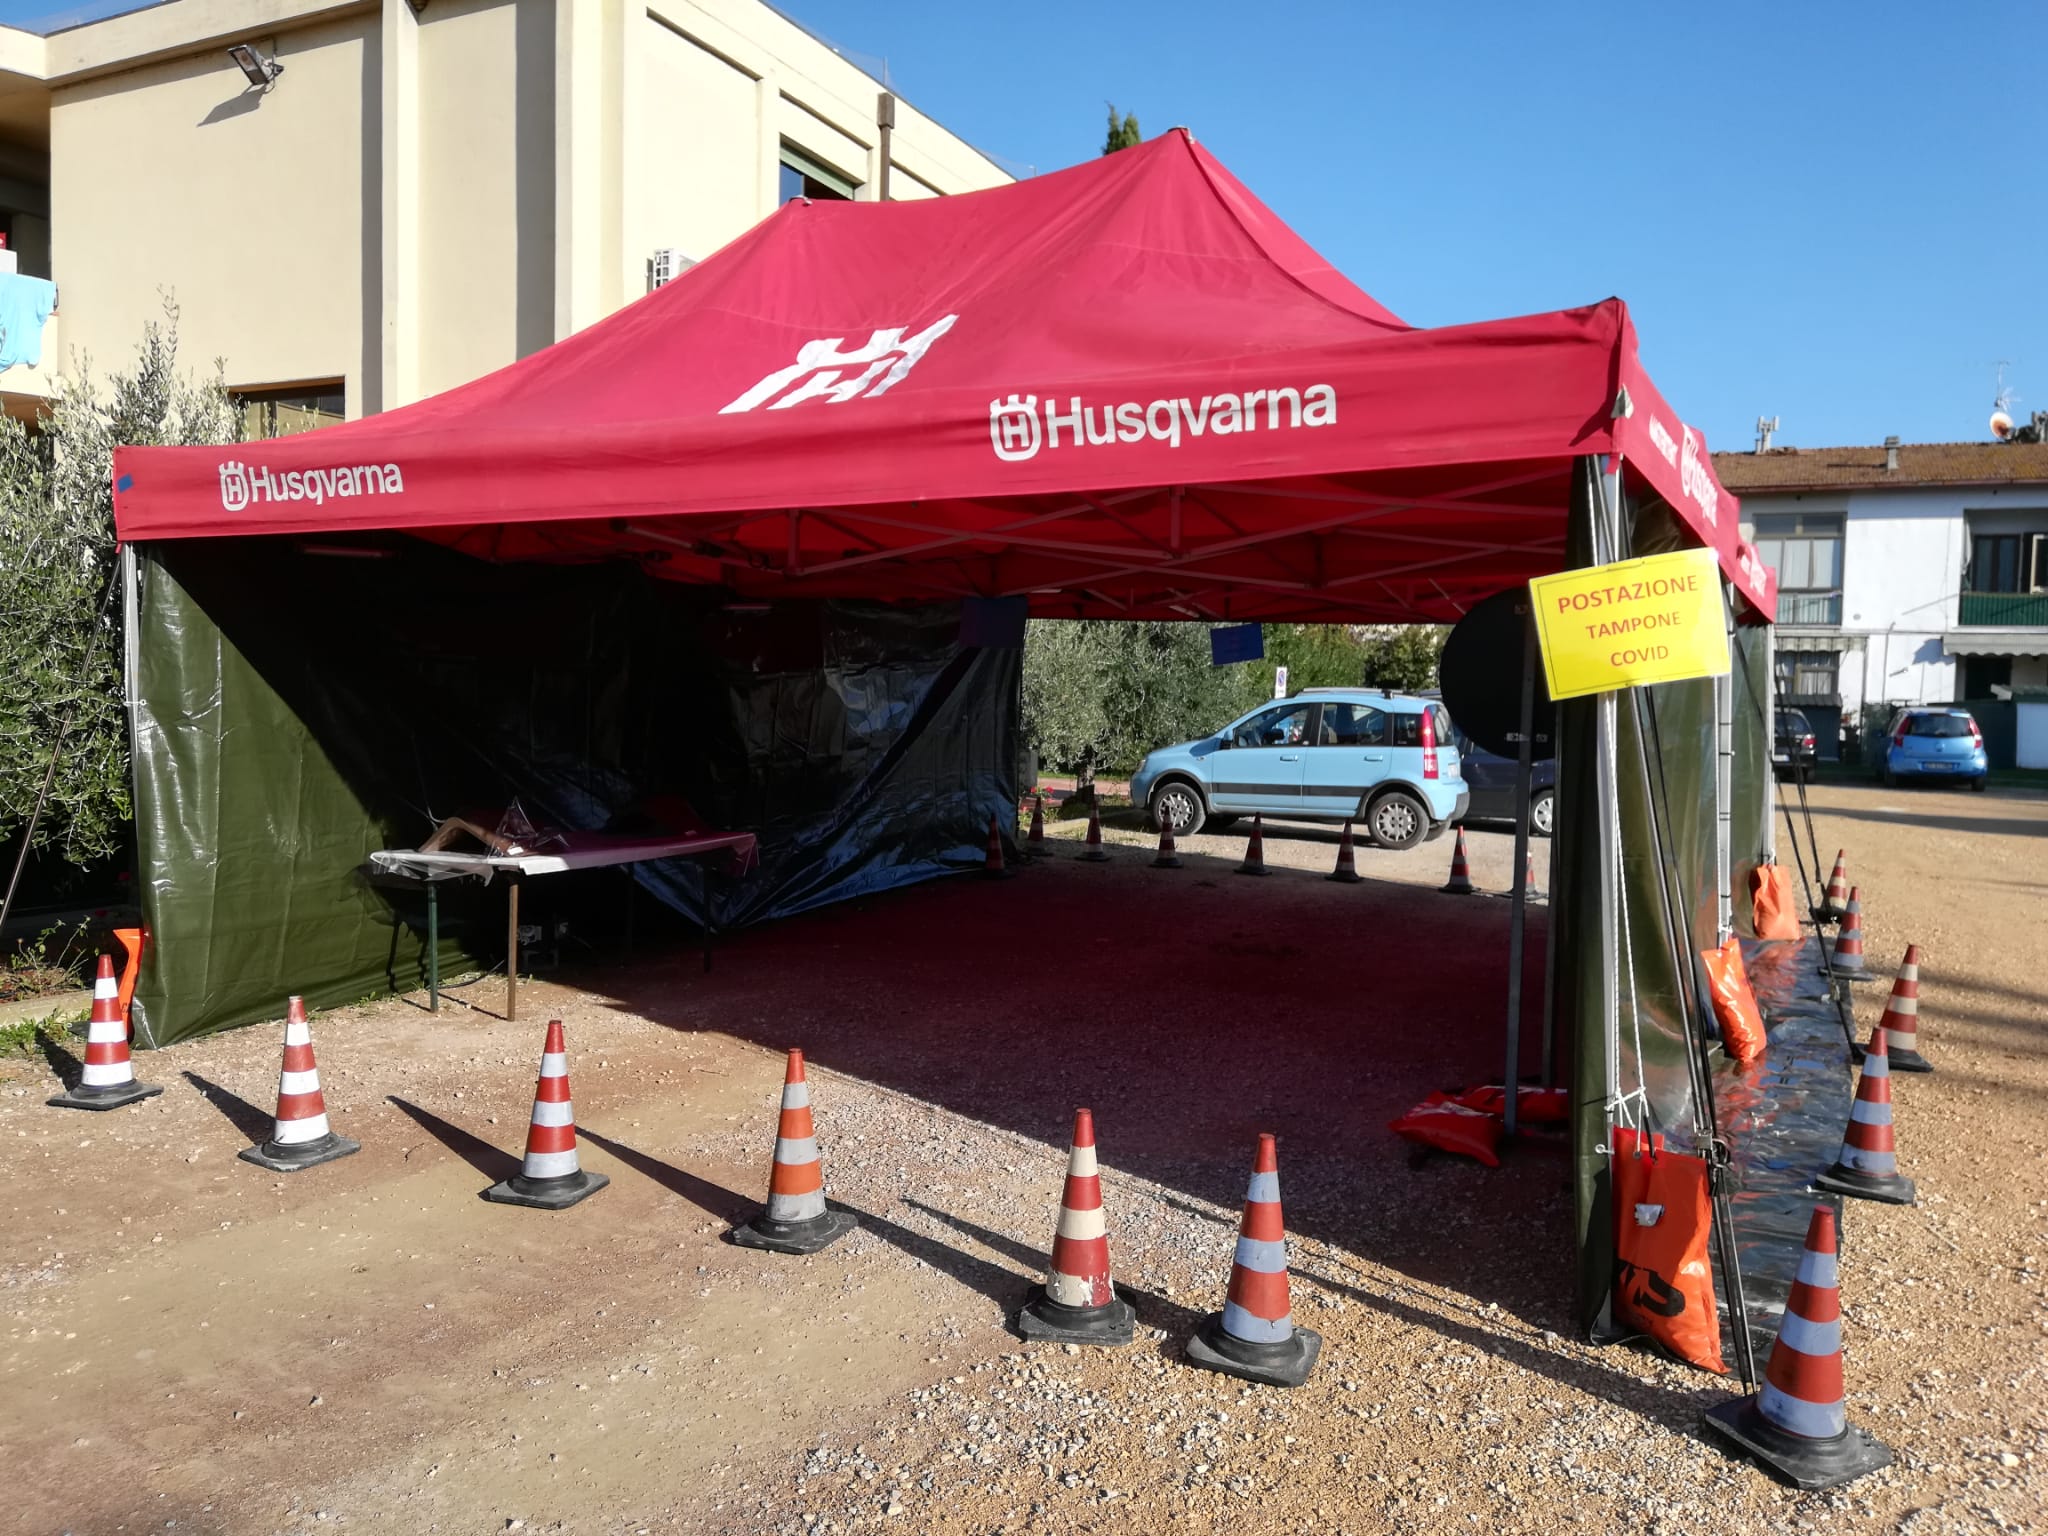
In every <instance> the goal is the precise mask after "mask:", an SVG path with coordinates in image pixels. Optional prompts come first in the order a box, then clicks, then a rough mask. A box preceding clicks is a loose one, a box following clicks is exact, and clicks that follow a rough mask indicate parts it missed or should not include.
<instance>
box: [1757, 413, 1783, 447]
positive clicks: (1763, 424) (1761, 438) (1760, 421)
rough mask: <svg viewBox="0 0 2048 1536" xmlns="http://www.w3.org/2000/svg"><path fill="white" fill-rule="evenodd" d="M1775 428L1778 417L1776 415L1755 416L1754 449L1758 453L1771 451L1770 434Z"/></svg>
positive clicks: (1776, 427)
mask: <svg viewBox="0 0 2048 1536" xmlns="http://www.w3.org/2000/svg"><path fill="white" fill-rule="evenodd" d="M1777 430H1778V418H1777V417H1775V416H1759V417H1757V419H1756V451H1757V452H1758V453H1769V452H1770V451H1771V434H1772V433H1773V432H1775V431H1777Z"/></svg>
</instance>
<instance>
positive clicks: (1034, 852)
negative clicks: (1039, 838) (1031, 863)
mask: <svg viewBox="0 0 2048 1536" xmlns="http://www.w3.org/2000/svg"><path fill="white" fill-rule="evenodd" d="M1024 857H1025V858H1027V859H1049V858H1051V857H1052V839H1051V838H1049V837H1048V838H1047V839H1046V840H1045V841H1044V842H1042V843H1034V842H1029V841H1027V842H1026V843H1025V844H1024Z"/></svg>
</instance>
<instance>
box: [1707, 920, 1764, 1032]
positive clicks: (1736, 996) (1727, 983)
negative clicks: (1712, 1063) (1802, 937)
mask: <svg viewBox="0 0 2048 1536" xmlns="http://www.w3.org/2000/svg"><path fill="white" fill-rule="evenodd" d="M1700 959H1701V960H1702V961H1703V962H1704V963H1705V965H1706V967H1707V981H1708V983H1709V990H1710V991H1711V992H1712V993H1713V994H1714V1017H1715V1018H1716V1019H1718V1020H1720V1023H1721V1045H1722V1047H1723V1048H1724V1049H1725V1050H1726V1051H1727V1052H1728V1054H1729V1055H1730V1056H1731V1057H1733V1058H1734V1059H1735V1060H1736V1061H1755V1060H1756V1059H1757V1057H1759V1056H1761V1055H1763V1053H1764V1043H1765V1041H1764V1017H1763V1015H1762V1014H1761V1013H1759V1012H1758V1011H1757V1006H1756V993H1755V992H1753V991H1751V990H1750V985H1749V970H1748V968H1747V967H1746V966H1744V965H1743V963H1742V941H1741V940H1740V939H1738V938H1736V937H1735V935H1734V934H1732V933H1731V934H1729V935H1728V941H1727V942H1726V943H1725V944H1723V945H1722V946H1721V947H1720V948H1719V949H1703V950H1701V951H1700Z"/></svg>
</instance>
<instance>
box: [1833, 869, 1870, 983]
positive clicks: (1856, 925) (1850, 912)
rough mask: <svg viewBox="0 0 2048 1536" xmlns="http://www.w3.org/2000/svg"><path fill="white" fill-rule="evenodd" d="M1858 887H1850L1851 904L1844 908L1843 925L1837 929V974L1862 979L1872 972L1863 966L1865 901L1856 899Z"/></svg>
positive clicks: (1857, 979)
mask: <svg viewBox="0 0 2048 1536" xmlns="http://www.w3.org/2000/svg"><path fill="white" fill-rule="evenodd" d="M1857 889H1858V888H1857V887H1856V886H1853V885H1852V886H1850V887H1849V904H1848V906H1846V907H1844V908H1843V909H1842V926H1841V927H1840V928H1838V929H1836V930H1835V974H1836V975H1837V976H1847V977H1849V978H1850V979H1852V980H1856V981H1861V980H1865V979H1867V978H1868V977H1869V975H1870V973H1869V972H1868V971H1867V970H1865V969H1864V967H1863V903H1862V902H1860V901H1858V900H1857V899H1856V895H1857Z"/></svg>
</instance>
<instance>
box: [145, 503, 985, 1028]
mask: <svg viewBox="0 0 2048 1536" xmlns="http://www.w3.org/2000/svg"><path fill="white" fill-rule="evenodd" d="M143 553H144V558H143V559H142V560H141V562H140V581H141V594H140V607H139V613H138V616H137V621H136V630H137V633H136V637H135V641H136V644H135V651H136V654H137V656H138V662H137V667H136V674H135V676H134V678H133V679H132V680H131V691H132V695H133V698H134V704H135V736H134V739H135V777H136V791H137V804H136V813H137V814H136V822H137V830H138V838H139V842H140V853H141V870H142V894H143V902H144V911H145V917H146V920H147V921H148V923H149V926H150V929H151V934H152V944H151V946H150V948H149V950H148V951H147V952H146V958H145V962H144V965H143V970H142V974H141V977H140V979H139V983H138V988H137V997H138V1001H139V1008H138V1013H137V1019H138V1026H137V1033H138V1037H139V1038H140V1039H141V1041H142V1042H143V1043H145V1044H148V1045H161V1044H165V1043H168V1042H170V1041H173V1040H178V1039H183V1038H186V1037H188V1036H192V1035H197V1034H202V1033H205V1032H207V1031H209V1030H214V1029H220V1028H224V1027H226V1026H229V1025H232V1024H237V1023H244V1022H248V1021H250V1020H254V1019H264V1018H275V1017H278V1016H279V1015H280V1014H281V1012H282V1011H283V1001H284V998H285V996H286V995H287V994H289V993H298V994H300V995H302V996H304V997H306V998H307V1000H308V1001H309V1002H311V1003H313V1004H315V1005H316V1006H333V1005H336V1004H340V1003H347V1002H353V1001H356V1000H358V999H360V998H362V997H364V996H367V995H370V994H373V993H379V992H383V991H387V990H392V989H411V988H417V987H420V986H422V985H423V984H424V971H425V955H424V942H423V939H422V938H421V934H422V933H423V921H422V918H423V906H424V897H423V895H422V893H421V891H420V889H419V888H418V887H416V886H415V887H408V886H405V885H401V884H399V883H396V882H391V881H379V880H372V879H371V878H369V877H368V875H367V873H366V866H365V861H366V856H367V855H368V854H369V853H370V852H371V851H372V850H373V849H378V848H387V847H415V846H417V845H418V844H419V842H420V841H421V840H422V839H423V838H425V837H426V836H427V834H428V833H429V832H430V831H431V829H432V826H433V824H434V822H436V821H438V820H440V819H442V818H445V817H447V816H450V815H465V816H468V817H469V818H470V819H471V820H476V821H480V822H482V823H483V824H485V825H490V824H492V823H493V822H494V820H495V817H496V815H497V813H498V812H499V810H501V809H502V808H503V807H505V806H506V805H508V804H510V803H512V802H514V801H517V803H518V804H519V805H520V807H521V808H522V809H523V810H524V811H525V813H526V814H527V815H528V816H529V817H531V818H532V820H533V821H534V822H535V823H536V824H538V825H541V826H543V827H548V826H552V827H557V828H561V829H565V830H575V831H610V832H621V833H626V832H652V831H657V830H663V829H682V828H684V827H686V826H688V825H689V824H692V823H695V824H701V825H708V826H712V827H717V828H722V829H739V830H747V831H752V832H754V833H756V834H757V835H758V837H759V838H760V843H761V849H760V852H761V859H760V865H759V868H758V869H757V870H756V871H755V872H754V873H753V874H751V875H749V876H747V877H744V878H743V879H742V880H740V881H738V882H734V883H729V884H728V883H724V882H722V881H721V879H720V878H719V877H716V876H711V877H707V874H706V872H705V870H704V869H703V868H701V867H700V866H698V865H696V864H694V863H692V862H690V861H687V860H672V861H667V862H664V863H660V864H647V865H638V866H633V869H634V871H635V876H634V877H635V878H636V879H638V880H639V881H640V883H641V884H642V885H643V886H644V887H645V888H646V889H647V890H649V891H651V892H652V893H653V894H655V895H656V896H657V897H658V898H660V899H661V900H662V901H663V902H665V903H667V904H668V905H670V906H672V907H674V908H675V909H676V910H677V911H679V912H681V913H683V914H684V915H685V916H687V917H689V918H691V919H692V920H694V921H699V922H701V921H702V920H703V919H704V918H705V917H706V916H707V915H709V916H710V917H712V918H713V919H714V921H715V922H716V923H717V925H719V926H728V925H731V924H735V923H741V922H751V921H756V920H759V919H762V918H767V917H775V916H781V915H784V914H787V913H792V912H798V911H802V910H804V909H806V908H808V907H813V906H817V905H820V904H822V903H825V902H830V901H835V900H842V899H845V898H847V897H851V896H856V895H860V894H864V893H866V892H870V891H876V890H882V889H886V888H888V887H891V886H897V885H903V884H907V883H910V882H912V881H917V880H923V879H928V878H931V877H932V876H935V875H938V874H942V873H946V872H948V871H950V870H957V869H966V868H972V867H978V866H979V865H980V863H981V860H982V855H983V851H984V844H985V838H986V828H987V823H988V818H989V816H990V815H991V814H994V815H995V816H996V818H997V821H998V823H999V824H1000V825H1001V826H1003V827H1004V828H1005V829H1006V835H1010V836H1013V835H1014V830H1015V825H1016V822H1015V812H1014V807H1015V805H1016V803H1017V791H1016V782H1015V780H1016V773H1015V764H1016V762H1017V760H1018V756H1019V753H1018V696H1019V685H1020V679H1021V665H1022V654H1021V652H1020V651H1018V650H1014V649H977V648H969V647H963V646H962V645H961V644H960V643H959V632H960V610H959V608H958V606H957V605H955V604H946V605H940V606H923V607H916V608H896V607H886V606H882V605H851V604H837V603H816V602H809V603H787V604H776V605H773V606H772V607H769V608H767V609H765V610H763V609H760V608H757V607H751V606H750V607H747V608H745V609H740V610H735V609H728V608H727V607H725V606H724V605H723V604H722V603H721V601H720V597H719V594H717V593H715V592H709V591H707V590H706V589H703V588H691V587H683V586H680V585H678V584H674V583H668V582H663V581H660V580H657V579H655V578H653V577H651V576H649V575H648V574H647V573H645V572H644V571H642V570H640V569H639V568H637V567H635V566H631V565H621V564H613V565H601V566H575V565H567V566H544V565H505V566H497V565H490V564H486V563H483V562H479V561H474V560H470V559H467V558H465V557H463V556H458V555H454V554H451V553H449V552H447V551H443V550H439V549H436V548H434V547H433V546H431V545H427V544H424V543H415V542H413V541H397V542H396V543H394V544H391V545H387V546H366V547H365V548H363V549H361V550H359V551H358V552H357V557H355V558H343V557H341V556H339V555H336V554H333V553H328V554H322V553H315V552H307V551H304V550H301V549H300V548H298V547H297V546H296V545H295V544H294V543H293V542H292V541H288V540H279V539H208V540H194V541H190V542H186V543H180V544H167V545H160V546H155V547H152V548H150V549H148V550H146V551H144V552H143ZM601 873H609V872H592V874H591V875H589V876H577V875H563V876H551V877H548V878H547V879H545V880H539V881H534V882H531V884H532V885H533V887H534V892H533V894H536V895H538V894H542V893H544V892H548V891H552V890H554V889H556V888H557V887H559V886H561V885H562V884H563V883H564V882H568V881H574V880H579V879H594V878H596V876H597V875H598V874H601ZM611 878H612V879H613V880H614V881H615V882H617V881H621V880H622V877H620V876H618V875H616V874H613V875H612V876H611ZM707 878H709V879H710V885H709V887H708V888H707V885H706V881H707ZM622 889H623V886H622V885H615V886H613V887H612V895H611V898H610V912H611V914H612V915H613V916H614V917H616V915H617V914H618V912H619V905H618V903H619V899H620V897H619V893H620V891H622ZM502 904H503V898H502V896H499V895H496V894H495V893H492V894H489V895H487V894H486V893H485V892H484V891H483V890H482V888H480V887H478V886H476V885H474V884H471V883H468V882H448V883H445V884H443V885H442V887H441V907H442V921H443V932H444V943H443V962H444V969H446V968H449V967H452V966H454V965H457V964H459V963H461V962H462V960H463V959H464V958H465V957H466V958H468V959H470V960H474V961H478V962H482V963H492V962H496V961H499V960H501V959H502V956H503V949H502V926H503V918H502V916H501V915H499V916H496V917H495V919H493V917H492V914H501V913H502Z"/></svg>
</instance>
